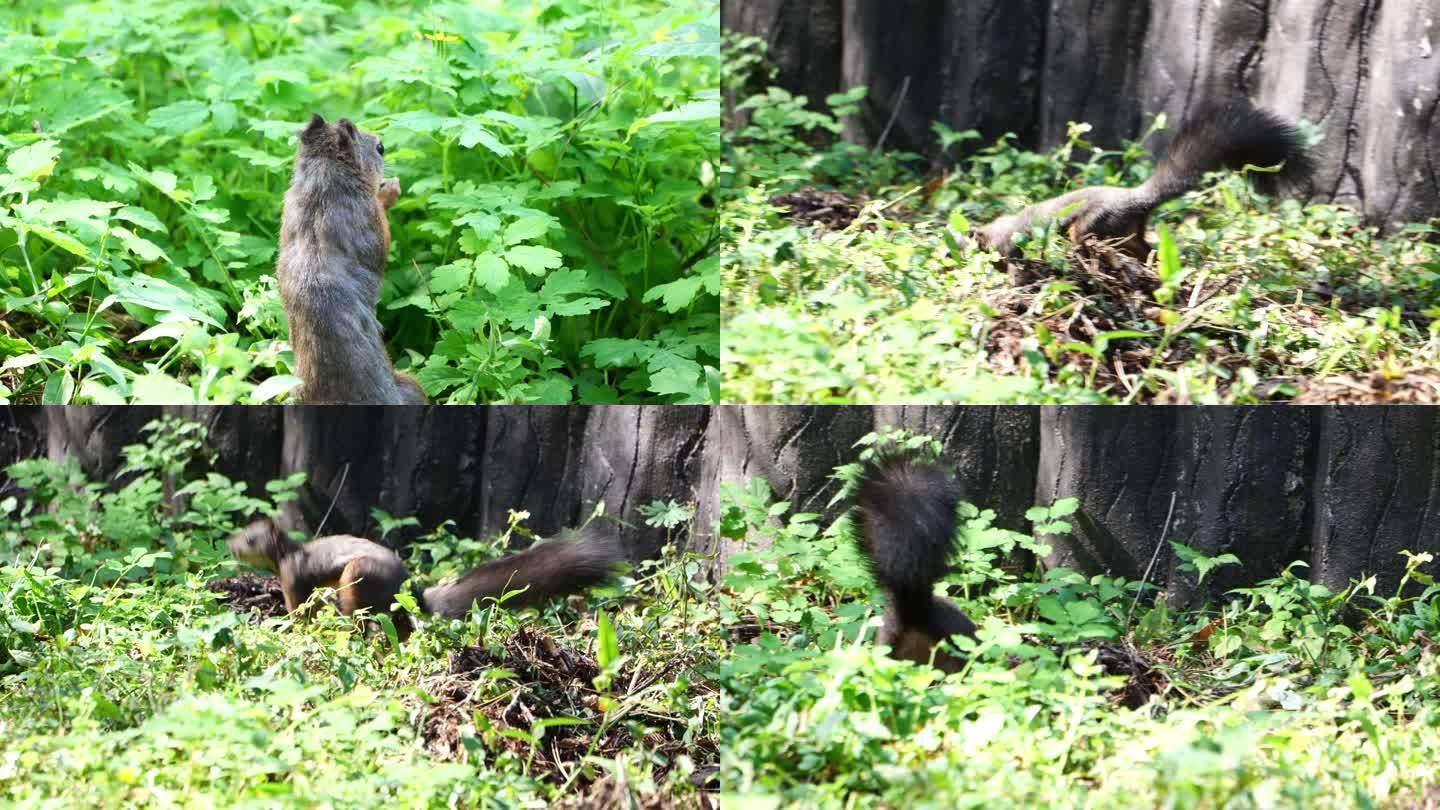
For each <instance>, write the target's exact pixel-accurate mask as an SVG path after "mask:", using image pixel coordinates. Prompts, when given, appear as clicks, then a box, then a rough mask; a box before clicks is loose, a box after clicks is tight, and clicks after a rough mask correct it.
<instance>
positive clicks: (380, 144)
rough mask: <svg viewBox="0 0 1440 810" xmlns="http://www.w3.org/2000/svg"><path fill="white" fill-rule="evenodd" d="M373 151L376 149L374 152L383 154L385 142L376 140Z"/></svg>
mask: <svg viewBox="0 0 1440 810" xmlns="http://www.w3.org/2000/svg"><path fill="white" fill-rule="evenodd" d="M375 151H376V152H379V153H380V154H382V155H383V154H385V142H384V141H376V142H375Z"/></svg>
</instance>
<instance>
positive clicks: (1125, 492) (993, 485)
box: [720, 406, 1440, 604]
mask: <svg viewBox="0 0 1440 810" xmlns="http://www.w3.org/2000/svg"><path fill="white" fill-rule="evenodd" d="M720 419H721V420H722V421H723V422H724V423H725V426H726V432H725V440H724V442H723V444H722V447H721V451H720V452H721V456H722V464H721V468H720V477H721V481H722V482H731V483H741V482H743V481H744V480H746V479H748V478H754V477H760V478H763V479H765V480H766V481H768V482H769V483H770V486H771V488H772V490H773V491H774V492H775V493H776V495H777V497H778V498H780V499H784V500H788V501H790V502H791V503H792V504H793V505H794V509H795V510H796V511H817V512H821V513H822V514H823V515H824V518H823V520H831V519H833V518H834V517H836V516H837V515H838V512H839V510H838V509H837V508H826V504H828V503H829V501H830V499H831V497H832V496H833V495H834V492H835V491H836V486H837V485H836V484H835V482H833V481H831V480H830V479H829V477H828V476H829V473H830V471H831V470H832V469H833V468H834V467H835V466H838V465H840V464H844V463H848V462H850V461H853V460H854V459H855V458H856V456H857V455H858V451H857V450H856V449H855V448H854V447H853V445H854V442H855V440H856V439H858V438H859V437H860V436H862V435H864V434H865V433H867V432H869V431H870V430H873V429H875V428H876V427H877V426H880V425H886V424H891V425H897V426H904V427H907V428H910V429H912V430H917V431H922V432H925V433H928V434H930V435H931V436H933V437H935V438H937V439H940V440H941V441H943V442H944V443H945V446H946V456H947V457H948V458H950V459H952V460H953V461H954V462H955V463H956V465H957V468H958V470H959V473H960V475H961V477H962V479H963V480H964V481H965V483H966V485H967V497H968V498H969V499H970V500H972V501H973V502H974V503H975V504H976V505H977V506H979V507H981V508H990V509H994V510H995V511H996V512H997V515H998V518H997V523H998V524H999V525H1002V526H1006V527H1007V528H1014V529H1017V530H1019V531H1030V530H1031V527H1029V526H1028V524H1026V522H1025V521H1024V519H1023V514H1024V509H1025V508H1026V507H1028V506H1029V505H1031V504H1032V503H1038V504H1050V503H1053V502H1054V501H1055V500H1058V499H1060V498H1065V497H1075V498H1077V499H1078V500H1079V503H1080V507H1079V510H1078V512H1077V513H1076V514H1075V515H1074V516H1073V517H1072V519H1071V523H1072V525H1073V531H1072V532H1071V533H1069V534H1065V535H1061V536H1056V537H1051V538H1048V540H1049V541H1050V543H1051V544H1052V548H1053V550H1052V553H1051V554H1050V555H1049V556H1048V558H1047V560H1046V563H1047V564H1049V565H1051V566H1064V567H1068V568H1071V569H1074V570H1077V571H1079V572H1081V573H1084V574H1086V575H1093V574H1102V573H1103V574H1108V575H1118V576H1124V577H1126V578H1129V579H1140V578H1141V577H1142V576H1143V575H1144V574H1145V571H1146V569H1147V567H1149V566H1150V564H1151V560H1152V559H1154V560H1155V565H1154V569H1153V571H1151V573H1150V576H1149V579H1148V581H1149V582H1151V583H1152V584H1155V585H1158V586H1160V587H1163V588H1165V589H1166V590H1167V591H1168V593H1169V595H1170V597H1171V599H1172V601H1174V602H1176V603H1179V604H1194V603H1197V602H1199V601H1202V600H1207V599H1215V598H1217V597H1220V596H1223V595H1224V594H1225V593H1227V592H1228V591H1230V590H1231V589H1233V588H1236V587H1244V586H1247V585H1250V584H1253V583H1255V582H1257V581H1259V580H1262V579H1267V578H1270V577H1273V576H1275V575H1277V574H1278V573H1279V572H1280V571H1281V570H1282V569H1283V568H1284V566H1286V565H1288V564H1289V563H1290V562H1292V561H1295V560H1302V561H1306V562H1308V563H1309V564H1310V566H1311V567H1310V568H1309V569H1308V570H1304V569H1302V571H1301V575H1302V576H1308V577H1309V578H1310V579H1312V580H1313V581H1315V582H1321V583H1324V584H1326V585H1328V586H1330V587H1332V588H1338V587H1343V586H1344V585H1345V584H1346V583H1347V582H1349V581H1350V580H1351V579H1353V578H1356V577H1360V576H1362V575H1369V574H1378V575H1379V576H1378V585H1379V589H1380V592H1381V593H1393V591H1394V587H1395V584H1396V583H1397V582H1398V581H1399V578H1400V576H1401V574H1402V573H1403V571H1404V559H1403V558H1402V557H1401V556H1400V555H1399V553H1398V552H1399V551H1400V550H1402V549H1406V550H1410V551H1415V552H1421V551H1429V552H1440V518H1437V517H1436V516H1437V515H1440V411H1437V410H1436V409H1432V408H1380V407H1373V406H1357V407H1347V408H1274V407H1206V408H1172V407H1137V406H1132V407H1124V408H1114V407H1065V408H1058V407H1046V408H1034V407H1028V408H1027V407H1020V408H996V407H977V406H971V407H952V408H944V407H903V408H902V407H874V408H871V407H849V408H826V407H808V408H773V407H771V408H762V407H735V406H732V407H725V408H722V409H721V411H720ZM1172 497H1173V498H1174V507H1173V514H1172V513H1171V508H1172V507H1171V499H1172ZM1017 516H1018V517H1017ZM1167 517H1168V521H1169V522H1168V527H1167ZM1011 521H1017V522H1016V523H1011ZM1171 540H1174V541H1178V542H1180V543H1183V544H1185V545H1186V546H1189V547H1191V548H1193V549H1195V550H1197V551H1199V552H1200V553H1202V554H1204V555H1206V556H1211V557H1213V556H1218V555H1220V554H1226V553H1230V554H1234V555H1236V556H1237V557H1239V558H1240V561H1241V565H1239V566H1226V567H1222V568H1220V569H1217V570H1216V571H1215V572H1214V573H1213V574H1212V575H1211V577H1210V578H1209V579H1207V580H1206V582H1205V583H1204V585H1203V587H1197V586H1196V583H1195V582H1194V578H1193V576H1192V575H1190V574H1188V573H1182V572H1180V571H1179V570H1178V566H1179V564H1180V560H1178V559H1177V558H1176V555H1175V554H1174V552H1173V549H1172V547H1171V546H1170V544H1169V541H1171ZM1435 568H1436V566H1434V565H1431V566H1429V567H1427V569H1426V570H1427V572H1429V573H1432V574H1433V573H1434V569H1435Z"/></svg>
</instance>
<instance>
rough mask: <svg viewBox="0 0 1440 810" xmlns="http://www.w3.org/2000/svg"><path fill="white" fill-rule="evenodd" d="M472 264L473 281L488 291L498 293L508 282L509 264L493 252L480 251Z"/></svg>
mask: <svg viewBox="0 0 1440 810" xmlns="http://www.w3.org/2000/svg"><path fill="white" fill-rule="evenodd" d="M474 264H475V283H476V284H479V285H480V286H481V287H484V288H485V289H487V290H489V291H490V292H492V293H498V292H500V290H501V289H503V288H504V287H505V285H506V284H509V283H510V266H509V265H508V264H506V263H505V260H504V259H502V258H500V257H499V256H496V255H495V254H494V253H491V252H490V251H488V250H487V251H486V252H484V253H481V254H480V255H478V256H476V257H475V262H474Z"/></svg>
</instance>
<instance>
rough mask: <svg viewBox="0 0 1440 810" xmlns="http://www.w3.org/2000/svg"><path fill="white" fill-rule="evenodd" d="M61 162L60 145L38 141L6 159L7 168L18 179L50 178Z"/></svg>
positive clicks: (47, 141) (12, 153) (17, 150)
mask: <svg viewBox="0 0 1440 810" xmlns="http://www.w3.org/2000/svg"><path fill="white" fill-rule="evenodd" d="M59 160H60V145H59V144H58V143H56V142H55V141H49V140H46V141H36V142H35V143H32V144H30V145H29V146H24V147H21V148H19V149H16V150H15V151H14V152H11V153H10V154H9V155H8V156H7V157H6V158H5V168H7V169H9V170H10V173H11V174H13V175H15V176H16V177H24V178H26V179H29V180H39V179H40V178H42V177H49V176H50V173H51V172H52V171H54V170H55V164H56V163H57V162H59Z"/></svg>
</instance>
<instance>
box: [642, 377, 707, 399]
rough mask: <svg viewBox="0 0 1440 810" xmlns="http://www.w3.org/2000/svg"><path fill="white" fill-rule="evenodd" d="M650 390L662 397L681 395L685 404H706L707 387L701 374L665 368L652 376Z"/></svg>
mask: <svg viewBox="0 0 1440 810" xmlns="http://www.w3.org/2000/svg"><path fill="white" fill-rule="evenodd" d="M650 390H651V391H653V392H654V393H656V394H660V395H662V396H666V395H672V394H679V395H680V396H681V397H683V401H684V402H690V403H701V402H706V401H707V400H706V396H705V395H706V391H707V386H706V385H705V381H704V380H703V379H702V378H701V376H700V375H699V374H696V373H694V372H687V371H685V370H683V369H679V368H663V369H661V370H659V371H657V372H655V373H654V374H651V375H650Z"/></svg>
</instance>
